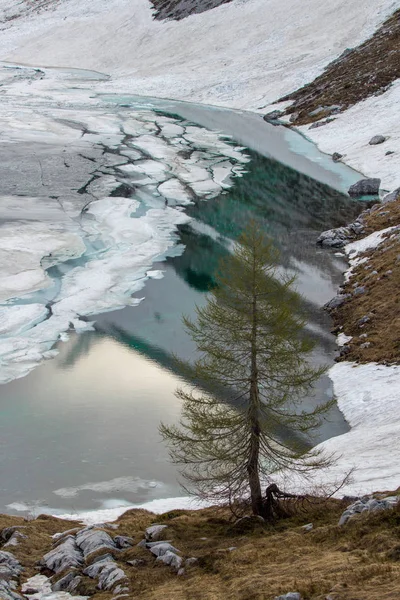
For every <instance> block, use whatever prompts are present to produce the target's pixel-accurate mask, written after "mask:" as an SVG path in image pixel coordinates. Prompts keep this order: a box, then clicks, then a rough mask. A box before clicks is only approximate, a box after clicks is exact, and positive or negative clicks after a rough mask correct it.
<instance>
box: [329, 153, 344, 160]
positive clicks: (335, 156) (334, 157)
mask: <svg viewBox="0 0 400 600" xmlns="http://www.w3.org/2000/svg"><path fill="white" fill-rule="evenodd" d="M341 158H343V154H339V152H334V153H333V154H332V160H333V162H339V161H340V159H341Z"/></svg>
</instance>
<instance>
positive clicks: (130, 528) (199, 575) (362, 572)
mask: <svg viewBox="0 0 400 600" xmlns="http://www.w3.org/2000/svg"><path fill="white" fill-rule="evenodd" d="M345 506H346V502H343V501H339V500H333V499H331V500H329V501H325V502H323V501H321V500H315V499H314V500H313V499H309V500H307V501H304V502H303V503H302V504H297V505H296V509H297V510H296V512H293V516H292V517H290V518H288V519H285V520H282V521H280V522H279V523H277V524H276V526H275V527H272V526H265V527H264V528H259V527H257V528H255V529H253V530H252V531H247V532H246V534H245V535H244V534H238V535H233V533H232V519H231V513H230V512H229V510H228V509H226V508H208V509H203V510H199V511H181V510H180V511H171V512H169V513H166V514H164V515H153V514H152V513H149V512H147V511H143V510H132V511H128V512H127V513H125V514H124V515H122V516H121V517H120V518H119V519H118V524H119V528H118V530H117V532H116V531H114V530H111V529H110V530H109V533H110V534H111V535H115V534H116V533H118V534H119V535H128V536H130V537H133V538H134V539H135V542H139V541H140V540H141V539H143V533H144V530H145V528H146V527H148V526H149V525H150V524H152V523H153V522H157V523H164V524H168V529H166V530H165V531H166V533H165V537H166V538H167V539H171V540H172V543H173V544H174V545H175V546H176V547H177V548H179V549H180V550H181V552H182V556H183V557H184V558H187V557H191V556H194V557H196V558H198V559H199V561H198V563H196V564H195V565H193V566H191V567H188V568H187V569H186V573H185V575H184V576H181V577H177V575H176V573H174V572H173V571H171V570H170V569H169V568H168V567H165V566H164V565H157V564H156V563H155V560H154V558H153V557H152V555H151V554H150V553H149V551H148V550H145V549H143V548H139V547H137V546H134V547H133V548H130V549H127V550H124V551H123V552H121V553H119V554H118V562H119V564H120V565H121V567H122V568H123V569H124V571H125V572H126V574H127V576H128V577H129V580H130V588H131V593H130V595H129V599H136V598H137V599H139V598H140V600H159V599H160V598H166V599H168V600H272V599H273V598H274V597H275V596H276V595H278V594H280V593H286V592H288V591H299V592H301V594H302V596H303V598H304V600H325V598H326V596H327V595H328V594H331V596H332V600H364V599H368V600H398V599H399V598H400V507H399V508H397V509H394V510H390V511H385V512H380V513H375V514H373V515H367V516H365V515H362V516H360V517H358V518H356V519H354V520H352V521H350V523H349V524H348V525H346V526H345V527H342V528H339V527H338V526H337V522H338V518H339V515H340V514H341V512H342V511H343V510H344V508H345ZM292 508H293V503H292ZM309 522H312V523H313V524H314V529H313V530H312V531H311V532H308V533H305V532H304V531H303V529H302V525H304V524H306V523H309ZM13 525H26V527H27V529H26V530H25V533H26V534H27V535H28V539H27V540H23V541H22V542H21V544H20V546H17V547H16V548H14V549H13V550H12V551H13V552H14V553H15V555H16V556H17V557H18V558H19V559H20V560H21V562H22V563H23V564H24V565H25V566H26V567H27V570H26V578H27V577H29V576H31V575H33V574H34V573H36V572H37V570H36V569H35V563H36V561H37V560H39V559H40V558H41V557H42V556H43V554H44V553H45V552H47V551H48V550H49V549H50V547H51V542H52V539H51V535H53V534H54V533H56V532H60V531H66V530H67V529H71V522H67V521H61V520H59V519H56V518H52V517H50V518H49V517H47V518H38V519H37V520H35V521H30V522H25V521H24V520H23V519H21V518H18V517H7V516H0V528H4V527H10V526H13ZM105 529H106V530H107V527H105ZM232 547H234V548H235V549H234V550H229V549H230V548H232ZM134 558H140V559H142V560H143V561H144V564H143V565H141V566H139V567H136V568H135V567H132V566H130V565H128V564H127V561H128V560H132V559H134ZM86 579H87V578H85V581H84V585H85V586H86V588H87V591H88V592H89V591H90V593H93V592H94V591H96V590H95V589H94V586H93V582H92V581H91V580H89V579H87V581H86ZM24 580H25V576H24ZM86 588H85V589H86ZM94 598H95V600H111V598H112V595H111V594H109V593H100V592H99V591H97V592H96V593H95V595H94Z"/></svg>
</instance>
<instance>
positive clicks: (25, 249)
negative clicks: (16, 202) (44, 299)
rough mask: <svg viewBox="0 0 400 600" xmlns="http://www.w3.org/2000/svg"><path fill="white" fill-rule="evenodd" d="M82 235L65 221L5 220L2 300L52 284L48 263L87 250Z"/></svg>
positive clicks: (0, 231) (0, 238)
mask: <svg viewBox="0 0 400 600" xmlns="http://www.w3.org/2000/svg"><path fill="white" fill-rule="evenodd" d="M85 250H86V247H85V244H84V243H83V241H82V239H81V238H80V237H79V236H78V235H76V234H74V233H71V232H69V231H65V230H64V228H63V227H62V225H61V226H60V225H57V224H55V223H47V222H45V223H40V222H38V221H32V222H30V221H28V222H26V223H25V222H20V221H18V222H16V223H5V224H3V225H1V226H0V282H1V283H0V302H1V301H3V302H4V301H6V300H9V299H10V298H13V297H17V296H19V295H21V294H27V293H32V292H34V291H37V290H40V289H43V288H45V287H48V286H49V285H50V279H49V276H48V275H47V273H46V272H45V271H44V268H43V265H42V259H43V258H44V257H48V262H47V266H51V264H56V263H57V262H61V261H64V260H68V259H70V258H77V257H79V256H81V255H82V254H83V252H85Z"/></svg>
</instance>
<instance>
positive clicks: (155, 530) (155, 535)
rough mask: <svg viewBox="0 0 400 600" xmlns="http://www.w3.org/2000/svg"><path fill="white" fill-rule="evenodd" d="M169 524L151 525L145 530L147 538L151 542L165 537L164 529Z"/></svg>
mask: <svg viewBox="0 0 400 600" xmlns="http://www.w3.org/2000/svg"><path fill="white" fill-rule="evenodd" d="M166 528H167V525H151V527H148V528H147V529H146V531H145V537H146V540H147V541H149V542H157V541H158V540H161V539H162V538H163V537H164V529H166Z"/></svg>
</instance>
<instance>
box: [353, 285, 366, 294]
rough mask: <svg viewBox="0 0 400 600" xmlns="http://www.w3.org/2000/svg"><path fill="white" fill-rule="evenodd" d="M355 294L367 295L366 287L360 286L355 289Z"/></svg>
mask: <svg viewBox="0 0 400 600" xmlns="http://www.w3.org/2000/svg"><path fill="white" fill-rule="evenodd" d="M354 294H355V295H356V296H360V295H361V294H365V285H358V286H357V287H356V288H354Z"/></svg>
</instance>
